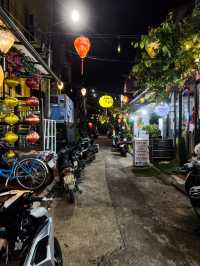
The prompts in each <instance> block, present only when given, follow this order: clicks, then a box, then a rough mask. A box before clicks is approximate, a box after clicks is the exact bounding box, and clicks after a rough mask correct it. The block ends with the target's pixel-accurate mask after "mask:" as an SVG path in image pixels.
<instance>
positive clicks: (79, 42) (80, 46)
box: [74, 36, 91, 75]
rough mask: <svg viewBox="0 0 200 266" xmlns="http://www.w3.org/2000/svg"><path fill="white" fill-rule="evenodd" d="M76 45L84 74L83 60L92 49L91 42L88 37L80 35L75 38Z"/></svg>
mask: <svg viewBox="0 0 200 266" xmlns="http://www.w3.org/2000/svg"><path fill="white" fill-rule="evenodd" d="M74 47H75V49H76V52H77V53H78V55H79V56H80V58H81V75H83V60H84V58H85V57H86V56H87V54H88V52H89V51H90V48H91V42H90V40H89V39H88V38H86V37H84V36H80V37H78V38H76V39H75V41H74Z"/></svg>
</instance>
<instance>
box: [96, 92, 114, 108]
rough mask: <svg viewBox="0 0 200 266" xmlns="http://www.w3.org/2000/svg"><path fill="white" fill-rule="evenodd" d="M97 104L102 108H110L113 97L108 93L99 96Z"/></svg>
mask: <svg viewBox="0 0 200 266" xmlns="http://www.w3.org/2000/svg"><path fill="white" fill-rule="evenodd" d="M99 105H100V106H101V107H103V108H111V107H112V106H113V98H112V97H111V96H109V95H104V96H101V98H100V99H99Z"/></svg>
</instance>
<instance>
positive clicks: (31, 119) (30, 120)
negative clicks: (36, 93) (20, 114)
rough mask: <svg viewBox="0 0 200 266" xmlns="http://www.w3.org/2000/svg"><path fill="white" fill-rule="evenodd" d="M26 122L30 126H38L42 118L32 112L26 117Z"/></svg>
mask: <svg viewBox="0 0 200 266" xmlns="http://www.w3.org/2000/svg"><path fill="white" fill-rule="evenodd" d="M25 123H26V124H28V125H30V126H36V125H38V124H39V123H40V118H39V116H37V115H34V114H30V115H29V116H27V117H26V118H25Z"/></svg>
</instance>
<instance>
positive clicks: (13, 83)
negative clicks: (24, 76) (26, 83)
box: [5, 79, 20, 87]
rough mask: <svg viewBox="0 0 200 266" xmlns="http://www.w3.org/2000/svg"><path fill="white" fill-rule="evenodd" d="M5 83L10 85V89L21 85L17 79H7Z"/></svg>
mask: <svg viewBox="0 0 200 266" xmlns="http://www.w3.org/2000/svg"><path fill="white" fill-rule="evenodd" d="M5 83H6V84H7V85H8V87H16V86H17V85H19V84H20V83H19V81H18V80H15V79H5Z"/></svg>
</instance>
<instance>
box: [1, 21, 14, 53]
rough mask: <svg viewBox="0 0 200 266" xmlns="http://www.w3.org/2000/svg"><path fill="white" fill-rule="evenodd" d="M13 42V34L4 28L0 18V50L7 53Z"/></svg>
mask: <svg viewBox="0 0 200 266" xmlns="http://www.w3.org/2000/svg"><path fill="white" fill-rule="evenodd" d="M14 42H15V37H14V35H13V34H12V33H11V32H10V31H9V30H8V29H7V28H6V26H5V24H4V23H3V22H2V21H1V20H0V52H1V53H3V54H7V52H8V51H9V50H10V48H11V47H12V46H13V44H14Z"/></svg>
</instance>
